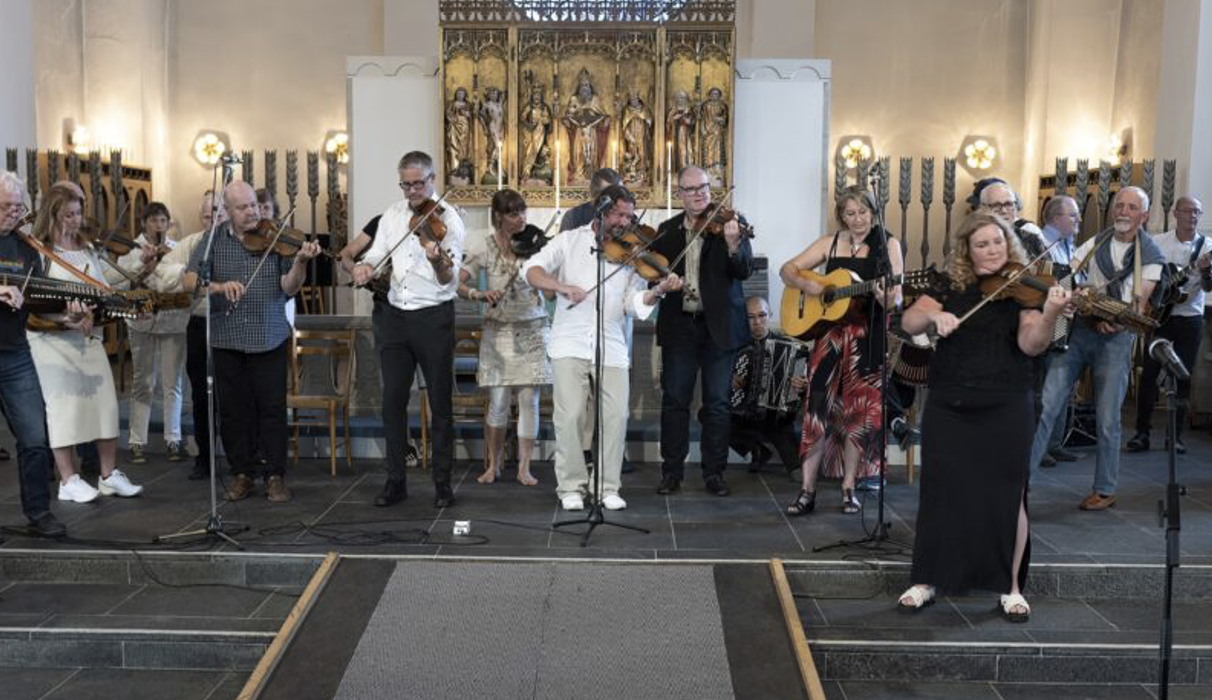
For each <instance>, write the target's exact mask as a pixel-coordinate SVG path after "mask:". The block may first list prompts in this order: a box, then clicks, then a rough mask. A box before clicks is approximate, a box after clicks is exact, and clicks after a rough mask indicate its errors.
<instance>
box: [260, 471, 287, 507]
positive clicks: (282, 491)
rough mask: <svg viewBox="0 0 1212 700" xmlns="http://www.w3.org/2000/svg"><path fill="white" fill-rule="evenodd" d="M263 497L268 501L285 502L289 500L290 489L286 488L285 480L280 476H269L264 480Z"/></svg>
mask: <svg viewBox="0 0 1212 700" xmlns="http://www.w3.org/2000/svg"><path fill="white" fill-rule="evenodd" d="M265 497H266V498H268V499H269V502H270V503H286V502H287V501H289V500H290V489H288V488H286V480H285V479H283V478H282V477H280V476H276V475H275V476H271V477H269V479H268V480H267V481H266V482H265Z"/></svg>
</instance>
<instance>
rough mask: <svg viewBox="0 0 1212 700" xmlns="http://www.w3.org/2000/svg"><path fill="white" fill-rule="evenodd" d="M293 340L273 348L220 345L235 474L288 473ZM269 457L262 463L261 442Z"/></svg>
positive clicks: (220, 384)
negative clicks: (288, 394) (288, 398)
mask: <svg viewBox="0 0 1212 700" xmlns="http://www.w3.org/2000/svg"><path fill="white" fill-rule="evenodd" d="M289 352H290V342H289V341H287V342H283V343H282V344H281V345H279V346H278V347H276V348H274V349H273V350H270V351H268V352H258V353H249V352H239V351H237V350H221V349H219V348H215V350H214V358H215V388H216V389H217V393H216V398H217V399H218V401H219V417H220V423H219V434H220V435H221V436H222V437H223V451H224V452H225V453H226V455H227V463H228V465H230V466H231V473H232V474H233V475H239V474H243V475H245V476H248V477H250V478H254V479H255V478H256V476H257V474H258V471H261V472H263V474H264V476H265V477H267V478H268V477H270V476H282V475H284V474H285V473H286V367H287V360H288V353H289ZM258 445H259V446H260V449H261V453H262V455H263V456H264V457H265V459H266V464H264V465H261V464H258V463H257V461H256V459H255V458H254V456H255V451H256V449H257V446H258Z"/></svg>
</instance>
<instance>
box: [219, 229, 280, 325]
mask: <svg viewBox="0 0 1212 700" xmlns="http://www.w3.org/2000/svg"><path fill="white" fill-rule="evenodd" d="M294 213H295V208H294V207H291V208H290V211H288V212H286V216H284V217H282V220H281V221H280V222H278V230H277V231H274V237H273V239H272V240H270V242H269V245H268V246H266V248H265V252H264V253H261V259H260V260H258V261H257V266H256V267H254V268H253V271H252V274H251V275H249V276H248V281H247V282H245V283H244V289H245V290H246V291H247V290H248V287H249V286H250V285H251V284H252V283H253V280H255V279H257V275H258V274H260V273H261V267H262V266H263V265H265V261H266V260H267V259H269V254H270V253H272V252H274V246H275V245H277V244H278V239H279V238H281V237H282V232H283V231H285V230H286V222H287V221H290V217H291V216H292V215H293V214H294ZM243 298H244V297H240V299H237V300H236V303H234V304H232V305H231V306H229V307H227V312H226V315H227V316H231V312H233V311H235V310H236V307H237V306H239V305H240V301H241V300H242V299H243Z"/></svg>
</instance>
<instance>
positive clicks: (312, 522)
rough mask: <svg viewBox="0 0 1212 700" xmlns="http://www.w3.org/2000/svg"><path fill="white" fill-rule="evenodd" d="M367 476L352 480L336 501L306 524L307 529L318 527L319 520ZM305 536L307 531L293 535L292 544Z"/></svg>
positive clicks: (326, 515)
mask: <svg viewBox="0 0 1212 700" xmlns="http://www.w3.org/2000/svg"><path fill="white" fill-rule="evenodd" d="M369 476H370V475H369V473H364V474H362V475H361V476H359V477H358V478H357V479H356V480H354V482H353V483H352V484H350V485H349V486H348V487H346V489H345V490H344V491H342V492H341V493H340V494H339V495H338V496H337V497H336V499H334V500H333V501H332V502H331V503H329V504H328V507H327V508H325V509H324V511H323V512H322V513H320V514H319V515H317V516H316V517H315V519H313V520H312V521H311V522H310V523H308V527H309V528H310V527H315V526H316V525H318V524H319V523H320V521H321V520H323V519H324V518H326V517H328V514H329V513H331V512H332V511H333V509H334V508H336V507H337V504H338V503H340V502H341V499H343V498H344V497H345V496H346V495H348V494H349V492H350V491H352V490H353V489H354V488H355V487H357V486H358V485H359V484H361V483H362V482H363V481H365V480H366V479H367V477H369ZM306 534H307V529H304V530H302V531H301V532H299V534H298V535H295V538H294V542H299V541H300V540H301V539H303V536H304V535H306Z"/></svg>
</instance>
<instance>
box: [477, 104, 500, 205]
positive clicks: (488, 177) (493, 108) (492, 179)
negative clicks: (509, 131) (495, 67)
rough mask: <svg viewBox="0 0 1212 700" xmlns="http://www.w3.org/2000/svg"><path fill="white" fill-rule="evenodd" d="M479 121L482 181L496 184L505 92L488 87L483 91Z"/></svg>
mask: <svg viewBox="0 0 1212 700" xmlns="http://www.w3.org/2000/svg"><path fill="white" fill-rule="evenodd" d="M480 121H481V122H482V123H483V124H484V141H485V143H484V152H485V162H484V176H483V177H482V178H480V181H481V182H482V183H486V184H496V181H497V166H498V164H500V165H501V166H504V163H501V162H500V160H501V148H502V146H503V145H504V143H505V93H504V92H502V91H501V90H500V89H499V88H495V87H490V88H488V89H487V90H485V91H484V103H483V104H482V105H480Z"/></svg>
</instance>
